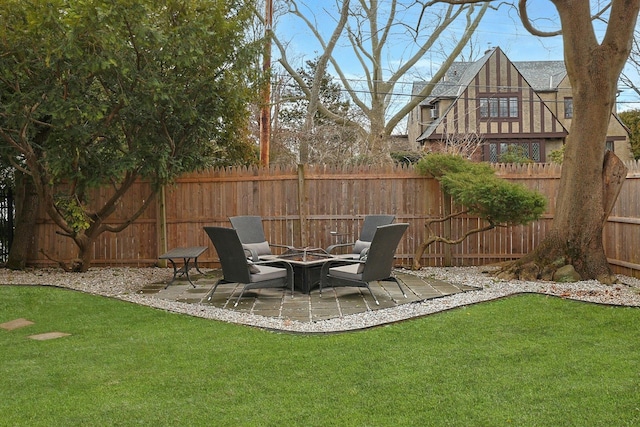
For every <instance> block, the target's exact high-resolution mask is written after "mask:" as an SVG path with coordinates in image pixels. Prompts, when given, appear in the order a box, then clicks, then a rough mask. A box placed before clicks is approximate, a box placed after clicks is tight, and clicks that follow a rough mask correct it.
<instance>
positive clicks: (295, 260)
mask: <svg viewBox="0 0 640 427" xmlns="http://www.w3.org/2000/svg"><path fill="white" fill-rule="evenodd" d="M265 258H266V257H265ZM269 258H273V259H282V260H285V261H287V262H288V263H289V264H291V266H292V267H293V282H294V288H295V289H296V290H298V291H300V292H304V293H305V294H308V293H309V292H311V289H312V288H313V287H314V286H316V285H318V284H319V283H320V270H321V269H322V265H323V264H324V263H325V262H327V261H329V260H332V259H334V257H333V255H330V254H328V253H326V252H325V251H324V249H321V248H291V249H288V250H287V251H286V252H285V253H283V254H280V255H274V256H272V257H269Z"/></svg>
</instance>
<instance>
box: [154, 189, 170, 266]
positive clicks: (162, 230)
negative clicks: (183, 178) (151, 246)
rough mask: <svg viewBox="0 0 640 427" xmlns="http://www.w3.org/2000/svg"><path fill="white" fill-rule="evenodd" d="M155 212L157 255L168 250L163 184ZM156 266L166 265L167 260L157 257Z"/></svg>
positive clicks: (165, 200)
mask: <svg viewBox="0 0 640 427" xmlns="http://www.w3.org/2000/svg"><path fill="white" fill-rule="evenodd" d="M157 212H158V213H157V215H156V230H157V237H156V239H157V240H156V241H157V242H158V249H157V250H158V254H157V255H158V256H160V255H162V254H164V253H166V252H167V251H168V250H169V249H168V248H167V199H166V194H165V186H164V185H163V186H162V188H160V197H158V205H157ZM158 266H159V267H166V266H167V260H166V259H159V260H158Z"/></svg>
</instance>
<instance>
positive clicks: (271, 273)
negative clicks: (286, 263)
mask: <svg viewBox="0 0 640 427" xmlns="http://www.w3.org/2000/svg"><path fill="white" fill-rule="evenodd" d="M258 269H260V273H255V274H251V283H256V282H262V281H265V280H272V279H278V278H280V277H287V269H286V268H278V267H271V266H268V265H261V266H259V267H258Z"/></svg>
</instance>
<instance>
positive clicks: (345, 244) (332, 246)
mask: <svg viewBox="0 0 640 427" xmlns="http://www.w3.org/2000/svg"><path fill="white" fill-rule="evenodd" d="M354 244H355V242H350V243H336V244H335V245H331V246H327V249H325V250H326V251H327V253H328V254H330V253H331V251H332V250H334V249H336V248H341V247H344V246H353V245H354Z"/></svg>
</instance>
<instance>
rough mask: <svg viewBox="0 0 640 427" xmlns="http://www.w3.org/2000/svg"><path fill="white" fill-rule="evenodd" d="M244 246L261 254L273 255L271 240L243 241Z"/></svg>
mask: <svg viewBox="0 0 640 427" xmlns="http://www.w3.org/2000/svg"><path fill="white" fill-rule="evenodd" d="M242 247H243V248H245V249H248V250H249V251H251V252H255V253H256V254H258V256H260V255H271V248H270V247H269V242H260V243H243V244H242Z"/></svg>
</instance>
